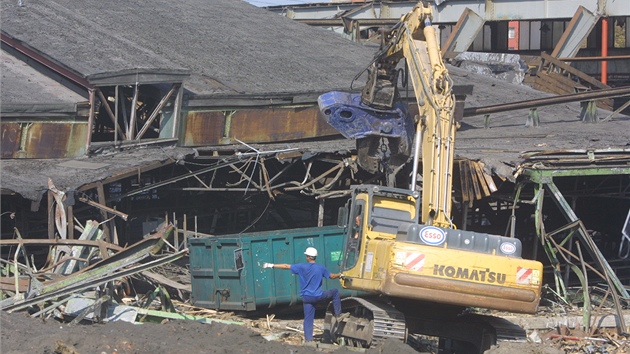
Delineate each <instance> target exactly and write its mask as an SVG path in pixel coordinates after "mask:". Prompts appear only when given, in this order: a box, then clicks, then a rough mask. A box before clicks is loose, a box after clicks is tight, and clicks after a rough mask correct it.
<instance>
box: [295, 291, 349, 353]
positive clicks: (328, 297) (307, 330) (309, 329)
mask: <svg viewBox="0 0 630 354" xmlns="http://www.w3.org/2000/svg"><path fill="white" fill-rule="evenodd" d="M323 301H326V302H328V301H332V303H333V310H334V311H335V316H336V315H339V314H340V313H341V297H340V296H339V290H337V289H330V290H326V291H324V293H323V294H322V295H321V296H302V302H303V303H304V340H306V341H307V342H308V341H312V340H313V321H314V320H315V305H316V304H317V303H318V302H323Z"/></svg>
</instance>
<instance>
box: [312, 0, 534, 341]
mask: <svg viewBox="0 0 630 354" xmlns="http://www.w3.org/2000/svg"><path fill="white" fill-rule="evenodd" d="M431 22H432V9H431V7H430V6H428V5H427V4H425V3H422V2H420V3H419V4H417V5H416V6H415V7H414V8H413V10H412V11H411V12H409V13H408V14H406V15H404V16H403V17H402V18H401V20H400V22H399V23H398V24H397V25H396V26H395V27H393V29H392V30H391V31H389V32H388V33H386V34H385V35H384V41H383V44H382V46H381V50H380V51H379V52H378V53H377V54H376V56H375V58H374V60H373V62H372V64H371V65H370V67H369V69H368V76H369V78H368V80H367V84H366V86H365V88H364V89H363V91H362V92H361V93H360V94H359V93H356V94H352V93H345V92H336V91H333V92H328V93H326V94H324V95H322V96H320V97H319V100H318V102H319V106H320V110H321V112H322V114H323V115H324V117H325V119H326V120H327V121H328V122H329V124H331V125H332V126H333V127H335V128H336V129H337V130H339V131H340V132H341V133H342V134H343V135H344V136H346V137H348V138H352V139H356V140H357V151H358V159H359V164H360V165H361V166H363V167H364V168H365V169H366V170H368V171H371V172H376V171H381V172H383V171H385V170H387V169H389V170H390V171H391V170H392V169H393V170H396V169H398V170H399V166H401V165H403V164H404V163H406V162H407V160H408V158H409V157H410V153H411V151H412V150H413V157H412V159H411V162H412V163H413V171H412V174H411V181H410V183H409V185H410V186H411V187H410V188H408V189H401V188H394V187H390V186H389V185H388V186H377V185H360V186H353V187H352V194H351V198H350V200H349V202H348V205H347V206H346V207H344V208H341V209H340V215H339V218H338V220H340V226H344V227H346V228H347V235H346V238H345V245H344V250H343V259H342V264H341V271H342V273H343V274H344V277H343V279H342V280H341V283H342V286H343V287H344V288H347V289H353V290H360V291H364V292H365V294H366V295H372V296H361V297H352V298H346V299H344V300H343V301H342V305H343V308H344V313H343V314H342V315H341V316H338V317H334V316H333V315H332V313H331V311H330V309H329V311H328V312H327V314H326V319H325V335H326V336H327V337H329V339H330V340H332V341H335V342H340V343H344V344H346V345H351V346H357V347H364V348H367V347H371V346H374V345H375V344H377V343H379V342H380V341H382V340H383V339H386V338H398V339H401V340H405V339H406V338H407V337H408V334H409V333H419V334H425V335H430V336H437V337H439V338H440V349H439V352H440V353H482V352H483V351H484V350H486V349H488V348H489V347H490V346H491V345H493V344H495V343H496V341H497V338H503V337H505V338H509V337H510V333H511V332H510V331H514V326H511V325H510V324H509V323H506V321H501V320H500V319H499V318H497V317H490V316H480V315H475V314H470V313H466V310H465V309H468V308H471V307H474V308H485V309H493V310H503V311H509V312H520V313H534V312H536V310H537V308H538V304H539V301H540V295H541V282H542V268H543V266H542V264H541V263H540V262H537V261H533V260H526V259H523V258H521V250H522V245H521V242H520V240H519V239H517V238H513V237H505V236H498V235H490V234H485V233H478V232H471V231H465V230H459V229H457V228H456V226H455V225H454V224H453V222H452V221H451V206H452V202H451V198H452V175H453V156H454V144H455V132H456V122H455V119H454V116H455V112H454V111H455V106H456V104H455V98H454V95H453V83H452V80H451V78H450V76H449V74H448V71H447V69H446V67H445V65H444V62H443V60H442V56H441V53H440V49H439V44H438V39H437V34H436V31H435V29H434V28H433V26H432V24H431ZM403 58H404V59H405V60H406V65H407V68H408V73H409V74H408V78H409V79H411V83H412V85H413V90H414V93H415V96H416V100H417V103H418V115H417V116H414V117H411V115H410V114H409V112H407V109H406V103H405V102H403V101H402V100H401V99H400V94H399V92H398V79H399V76H400V73H401V70H399V69H398V64H399V62H400V61H401V59H403ZM383 145H385V146H387V148H388V150H389V152H388V153H383V151H384V149H383ZM420 148H421V149H422V155H421V156H420ZM375 152H376V153H375ZM379 154H380V155H379ZM420 160H421V161H422V175H421V177H422V181H421V189H422V190H421V193H420V191H419V190H418V187H417V185H418V184H419V183H418V181H416V178H417V177H416V176H417V174H418V173H417V171H418V165H419V161H420Z"/></svg>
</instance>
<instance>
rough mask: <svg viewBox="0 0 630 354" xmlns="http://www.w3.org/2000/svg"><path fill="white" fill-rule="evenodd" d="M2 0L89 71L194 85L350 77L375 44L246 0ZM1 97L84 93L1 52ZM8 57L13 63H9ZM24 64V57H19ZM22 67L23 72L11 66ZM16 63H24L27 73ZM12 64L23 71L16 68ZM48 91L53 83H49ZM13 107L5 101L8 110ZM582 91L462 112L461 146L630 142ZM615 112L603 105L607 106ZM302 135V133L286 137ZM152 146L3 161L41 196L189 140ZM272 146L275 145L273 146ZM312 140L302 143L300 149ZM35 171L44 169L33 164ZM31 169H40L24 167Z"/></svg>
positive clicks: (244, 87)
mask: <svg viewBox="0 0 630 354" xmlns="http://www.w3.org/2000/svg"><path fill="white" fill-rule="evenodd" d="M24 4H25V6H22V7H20V6H18V5H17V3H16V2H14V1H9V0H2V15H1V16H2V35H3V39H4V36H9V37H10V38H13V39H14V40H17V41H19V42H21V43H23V44H24V45H26V46H28V47H29V48H31V49H33V50H35V51H37V52H38V53H40V54H41V55H42V56H44V57H46V58H49V59H50V60H52V61H53V62H56V63H58V64H60V65H62V66H64V67H66V68H69V69H70V70H71V71H72V72H74V73H77V74H78V75H79V76H81V77H83V78H85V79H86V80H87V81H90V80H92V81H95V82H100V81H99V80H101V81H102V80H107V79H112V78H119V79H121V80H123V81H124V80H133V79H134V72H136V73H140V72H142V73H143V74H147V73H151V74H153V75H170V74H172V75H180V74H181V75H184V73H185V74H186V75H188V74H189V75H190V76H189V77H187V78H186V79H185V80H184V86H185V87H186V88H187V90H189V92H190V93H192V94H193V95H202V96H204V95H211V96H222V95H242V96H244V97H246V96H247V95H263V96H273V95H277V94H290V95H291V94H293V95H298V94H300V93H311V92H326V91H330V90H336V89H341V90H344V89H346V90H347V89H348V88H349V87H350V84H351V82H352V81H353V79H354V77H355V75H356V74H357V73H359V72H360V71H361V70H362V69H363V68H365V67H366V66H367V64H368V63H369V62H370V61H371V59H372V56H373V52H374V50H373V48H366V47H364V46H361V45H359V44H356V43H353V42H350V41H347V40H344V39H342V38H340V37H339V36H338V35H336V34H334V33H332V32H330V31H327V30H323V29H319V28H314V27H309V26H307V25H303V24H299V23H296V22H294V21H292V20H289V19H287V18H285V17H283V16H278V15H276V14H273V13H270V12H267V11H266V10H264V9H260V8H257V7H254V6H251V5H249V4H247V3H245V2H242V1H233V0H215V1H212V2H208V1H201V0H184V1H180V2H177V3H172V2H169V1H165V0H158V1H155V2H152V3H151V5H152V6H150V7H147V6H146V3H144V2H141V1H137V0H136V1H131V2H129V1H128V2H125V3H124V4H119V6H111V4H108V3H106V2H101V1H96V0H88V1H82V2H78V3H76V2H73V1H69V0H57V1H54V2H50V1H48V2H30V1H27V2H25V3H24ZM2 59H3V60H2V61H3V67H2V69H3V74H2V75H3V80H2V86H3V87H2V101H3V106H5V103H15V104H26V105H30V104H36V103H47V104H50V103H53V104H54V103H59V104H63V105H70V106H71V105H72V103H73V102H79V101H82V98H81V96H79V95H76V94H74V93H72V92H70V91H69V90H64V89H63V88H62V86H61V85H59V84H57V83H56V82H54V81H51V80H50V79H49V78H46V77H45V76H43V75H37V73H34V72H31V71H29V73H28V74H23V73H22V72H26V71H27V70H29V69H28V67H25V64H24V63H22V62H19V61H18V60H15V58H13V57H11V56H9V55H7V53H5V52H2ZM5 64H6V65H5ZM16 68H18V69H19V70H18V69H16ZM449 70H450V72H451V76H452V77H453V80H454V82H455V84H456V85H469V84H471V85H473V86H474V89H473V93H472V95H469V96H468V97H467V99H466V107H480V106H488V105H494V104H501V103H509V102H517V101H523V100H527V99H534V98H540V97H546V96H549V94H546V93H542V92H540V91H536V90H533V89H531V88H529V87H527V86H523V85H517V84H512V83H508V82H504V81H500V80H496V79H493V78H488V77H484V76H482V75H478V74H474V73H471V72H468V71H465V70H462V69H459V68H456V67H452V66H449ZM13 73H15V74H13ZM18 74H19V75H18ZM10 75H13V77H14V79H11V80H9V78H10V77H9V76H10ZM48 93H51V94H50V95H49V94H48ZM4 109H5V107H3V111H4ZM580 110H581V107H580V104H579V103H577V102H574V103H567V104H561V105H554V106H546V107H541V108H540V109H539V114H540V117H541V126H540V127H535V128H533V127H529V128H528V127H526V126H525V122H526V120H527V116H528V110H527V109H522V110H516V111H506V112H500V113H495V114H492V115H491V117H490V120H489V121H490V124H489V127H488V128H486V123H487V122H486V120H485V118H484V117H483V116H474V117H466V118H464V121H463V125H462V128H461V129H460V130H459V132H458V134H457V141H456V154H457V155H459V156H460V157H463V158H468V159H473V160H481V161H484V162H486V166H487V167H488V169H490V170H493V171H494V172H495V173H496V174H498V175H500V176H503V177H510V176H511V175H512V174H513V172H514V170H515V169H516V168H517V166H518V165H519V163H521V162H522V161H523V157H522V156H521V152H523V151H532V150H536V151H542V150H585V149H600V150H605V149H621V150H624V149H625V150H626V151H627V149H628V145H629V144H630V136H628V134H627V132H628V131H630V118H629V117H627V116H623V115H615V116H614V117H612V118H611V119H609V120H607V121H606V122H602V123H600V124H584V123H582V122H581V120H580V118H579V115H580ZM608 114H609V112H605V111H600V113H599V115H600V117H606V116H608ZM287 145H290V146H292V147H303V146H305V143H304V142H291V143H288V144H283V146H287ZM352 145H353V144H352V143H351V142H350V143H349V142H347V141H340V140H336V141H334V142H331V141H325V142H319V143H318V142H314V143H312V144H311V145H309V148H308V150H309V151H313V152H315V153H316V152H326V151H331V150H339V149H348V148H352ZM172 149H173V150H169V149H167V150H164V149H163V148H150V147H146V149H145V147H143V149H141V150H138V151H129V150H126V151H125V152H122V153H120V152H118V153H113V154H112V155H106V156H102V155H101V156H99V155H97V156H92V157H87V156H86V157H84V158H79V159H76V161H79V162H92V163H95V164H96V165H92V166H90V165H89V164H87V165H85V164H80V163H79V164H78V163H76V162H73V161H75V160H71V161H66V160H59V161H58V160H51V161H26V160H3V161H2V165H3V166H2V188H3V189H8V190H11V191H14V192H17V193H19V194H21V195H22V196H24V197H26V198H28V199H32V200H36V201H37V200H39V198H40V197H41V194H42V192H43V191H45V190H47V178H49V177H50V178H52V179H53V180H54V181H55V183H57V184H59V185H60V186H63V187H65V188H68V189H76V188H77V187H79V186H82V185H85V184H87V183H90V182H93V181H97V180H103V179H105V178H108V177H111V176H114V175H120V174H125V173H127V171H128V170H130V169H133V168H134V166H136V167H142V166H154V165H156V164H157V165H160V164H164V163H167V162H169V161H170V162H173V161H177V160H180V159H182V156H189V155H192V154H193V150H192V149H181V148H172ZM267 149H274V147H273V146H268V147H267ZM302 150H304V149H302ZM32 171H38V174H37V175H35V174H32ZM26 175H30V176H32V178H30V177H29V178H25V176H26Z"/></svg>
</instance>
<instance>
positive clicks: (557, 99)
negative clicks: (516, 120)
mask: <svg viewBox="0 0 630 354" xmlns="http://www.w3.org/2000/svg"><path fill="white" fill-rule="evenodd" d="M621 96H630V86H625V87H618V88H613V89H605V90H596V91H588V92H581V93H575V94H569V95H560V96H554V97H545V98H538V99H535V100H527V101H520V102H514V103H506V104H498V105H493V106H485V107H469V108H465V109H464V117H473V116H478V115H482V114H491V113H499V112H507V111H514V110H517V109H526V108H536V107H541V106H550V105H554V104H560V103H567V102H579V101H589V100H594V99H602V98H613V97H621Z"/></svg>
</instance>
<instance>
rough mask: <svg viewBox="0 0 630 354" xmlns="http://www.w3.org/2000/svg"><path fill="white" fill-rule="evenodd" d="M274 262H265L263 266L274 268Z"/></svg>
mask: <svg viewBox="0 0 630 354" xmlns="http://www.w3.org/2000/svg"><path fill="white" fill-rule="evenodd" d="M273 266H274V264H273V263H263V268H273Z"/></svg>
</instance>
